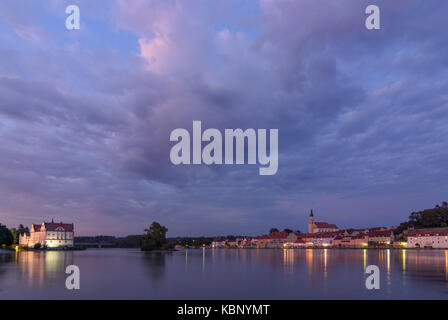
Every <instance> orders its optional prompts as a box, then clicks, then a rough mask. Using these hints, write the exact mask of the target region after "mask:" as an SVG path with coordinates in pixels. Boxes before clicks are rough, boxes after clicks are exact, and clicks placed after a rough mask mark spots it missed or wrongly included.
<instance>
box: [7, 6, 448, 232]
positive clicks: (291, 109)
mask: <svg viewBox="0 0 448 320" xmlns="http://www.w3.org/2000/svg"><path fill="white" fill-rule="evenodd" d="M72 4H75V5H78V6H79V8H80V17H81V28H80V30H70V31H69V30H67V29H66V27H65V20H66V18H67V16H68V15H67V14H66V13H65V8H66V7H67V6H68V5H72ZM370 4H375V5H377V6H378V7H379V8H380V10H381V11H380V12H381V20H380V21H381V29H380V30H367V29H366V27H365V24H364V23H365V19H366V17H367V15H366V14H365V8H366V7H367V6H368V5H370ZM447 12H448V2H445V1H439V0H424V1H423V0H395V1H382V0H369V1H363V0H359V1H354V0H339V1H334V0H325V1H324V0H322V1H315V0H300V1H297V0H253V1H245V0H213V1H210V0H196V1H187V0H160V1H155V0H98V1H90V0H82V1H81V0H78V1H76V0H70V1H65V0H47V1H43V0H38V1H31V0H3V1H1V2H0V223H3V224H6V225H7V226H8V227H14V226H17V225H18V224H20V223H21V224H24V225H30V224H31V223H40V222H41V221H42V220H46V221H49V220H51V219H52V218H54V219H55V221H64V222H66V223H70V222H73V223H74V224H75V230H76V234H77V235H98V234H107V235H116V236H122V235H127V234H139V233H142V232H143V230H144V229H145V228H147V227H148V225H149V224H150V223H151V222H153V221H158V222H159V223H161V224H163V225H165V226H166V227H167V228H168V236H170V237H173V236H199V235H209V236H212V235H228V234H238V235H260V234H265V233H267V232H268V230H269V229H270V228H272V227H276V228H278V229H284V228H289V229H293V230H301V231H306V230H307V223H308V216H309V211H310V209H311V208H313V210H314V215H315V220H317V221H327V222H330V223H335V224H337V225H338V226H339V227H340V228H350V227H353V228H357V227H368V226H372V227H373V226H392V225H397V224H399V223H400V222H402V221H405V220H407V218H408V216H409V214H410V213H411V212H412V211H417V210H422V209H425V208H431V207H433V206H434V205H436V204H438V203H441V202H442V201H445V200H448V194H447V190H448V172H447V163H448V139H447V137H448V125H447V123H448V33H447V32H446V26H447V24H446V14H447ZM194 120H200V121H202V124H203V127H205V128H217V129H219V130H224V129H225V128H232V129H236V128H242V129H244V130H245V129H247V128H265V129H271V128H277V129H278V130H279V167H278V172H277V174H276V175H271V176H260V175H259V174H258V168H259V166H258V165H230V166H223V165H212V166H206V165H189V166H188V165H180V166H175V165H173V164H172V163H171V161H170V157H169V153H170V149H171V147H172V146H173V143H172V142H170V141H169V137H170V133H171V131H172V130H174V129H176V128H185V129H187V130H189V131H190V132H191V130H192V122H193V121H194Z"/></svg>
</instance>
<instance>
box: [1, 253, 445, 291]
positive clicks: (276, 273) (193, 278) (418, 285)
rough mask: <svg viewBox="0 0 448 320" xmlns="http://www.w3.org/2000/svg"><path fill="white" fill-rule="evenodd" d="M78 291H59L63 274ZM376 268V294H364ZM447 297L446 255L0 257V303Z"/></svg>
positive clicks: (63, 280)
mask: <svg viewBox="0 0 448 320" xmlns="http://www.w3.org/2000/svg"><path fill="white" fill-rule="evenodd" d="M71 264H75V265H77V266H79V268H80V270H81V289H80V290H71V291H69V290H67V289H65V279H66V277H67V275H66V274H65V268H66V266H68V265H71ZM370 264H375V265H378V266H379V268H380V271H381V283H380V285H381V289H380V290H367V289H366V288H365V278H366V276H367V275H366V274H365V273H364V270H365V267H366V266H367V265H370ZM16 298H19V299H380V298H381V299H384V298H386V299H447V298H448V251H446V250H420V251H417V250H362V249H359V250H338V249H285V250H282V249H260V250H257V249H252V250H244V249H240V250H237V249H235V250H226V249H206V250H201V249H198V250H191V249H190V250H188V253H186V252H185V251H177V252H172V253H143V252H140V251H139V250H134V249H89V250H86V251H72V252H62V251H61V252H57V251H49V252H20V253H15V252H1V251H0V299H16Z"/></svg>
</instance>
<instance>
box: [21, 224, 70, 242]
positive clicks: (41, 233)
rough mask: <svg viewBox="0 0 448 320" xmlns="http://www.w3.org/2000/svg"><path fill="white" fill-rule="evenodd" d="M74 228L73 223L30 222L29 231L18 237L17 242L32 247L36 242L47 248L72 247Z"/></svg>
mask: <svg viewBox="0 0 448 320" xmlns="http://www.w3.org/2000/svg"><path fill="white" fill-rule="evenodd" d="M74 237H75V229H74V225H73V223H62V222H60V223H55V222H54V221H51V222H42V223H41V224H32V225H31V229H30V233H29V234H23V235H20V237H19V244H20V245H21V246H25V247H34V246H35V245H36V244H37V243H39V244H40V245H41V246H47V247H49V248H55V247H73V245H74Z"/></svg>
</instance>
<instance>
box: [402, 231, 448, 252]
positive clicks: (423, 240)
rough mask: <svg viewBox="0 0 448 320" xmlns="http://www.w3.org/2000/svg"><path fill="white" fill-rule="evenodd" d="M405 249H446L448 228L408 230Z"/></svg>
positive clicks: (447, 246)
mask: <svg viewBox="0 0 448 320" xmlns="http://www.w3.org/2000/svg"><path fill="white" fill-rule="evenodd" d="M407 247H408V248H443V249H447V248H448V228H434V229H417V230H409V232H408V242H407Z"/></svg>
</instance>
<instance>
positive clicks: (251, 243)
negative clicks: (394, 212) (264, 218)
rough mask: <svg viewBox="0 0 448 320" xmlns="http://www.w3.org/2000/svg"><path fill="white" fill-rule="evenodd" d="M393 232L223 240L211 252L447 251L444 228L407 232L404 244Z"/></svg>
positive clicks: (283, 234)
mask: <svg viewBox="0 0 448 320" xmlns="http://www.w3.org/2000/svg"><path fill="white" fill-rule="evenodd" d="M393 231H394V228H370V229H357V230H355V229H350V230H341V231H338V232H318V233H306V234H303V233H298V232H290V233H287V232H285V231H282V232H273V233H271V234H269V235H262V236H259V237H254V238H251V237H246V238H237V239H236V240H232V241H230V240H227V239H224V238H216V239H215V240H214V241H213V242H212V247H213V248H223V247H235V248H307V247H314V248H316V247H317V248H319V247H322V248H327V247H336V248H366V247H399V248H434V249H448V228H432V229H417V230H409V231H408V232H407V240H406V241H396V240H395V237H394V232H393Z"/></svg>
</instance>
